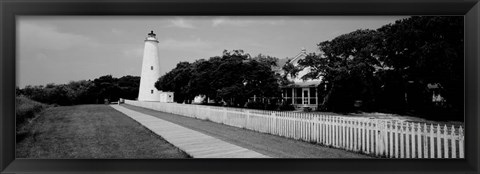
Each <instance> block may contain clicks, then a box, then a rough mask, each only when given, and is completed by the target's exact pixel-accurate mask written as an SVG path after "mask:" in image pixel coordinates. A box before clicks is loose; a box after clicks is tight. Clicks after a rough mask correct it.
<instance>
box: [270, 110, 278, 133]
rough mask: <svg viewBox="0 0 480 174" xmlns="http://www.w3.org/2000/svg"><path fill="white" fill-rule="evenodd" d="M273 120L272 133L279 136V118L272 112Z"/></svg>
mask: <svg viewBox="0 0 480 174" xmlns="http://www.w3.org/2000/svg"><path fill="white" fill-rule="evenodd" d="M271 114H272V119H273V125H272V126H273V131H272V134H273V135H277V132H278V131H277V117H276V116H275V112H272V113H271Z"/></svg>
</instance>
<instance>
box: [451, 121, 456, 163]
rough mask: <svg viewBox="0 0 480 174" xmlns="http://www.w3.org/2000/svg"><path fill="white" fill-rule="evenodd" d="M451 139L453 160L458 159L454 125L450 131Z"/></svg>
mask: <svg viewBox="0 0 480 174" xmlns="http://www.w3.org/2000/svg"><path fill="white" fill-rule="evenodd" d="M450 137H451V139H452V158H457V139H456V138H455V127H453V125H452V129H451V131H450Z"/></svg>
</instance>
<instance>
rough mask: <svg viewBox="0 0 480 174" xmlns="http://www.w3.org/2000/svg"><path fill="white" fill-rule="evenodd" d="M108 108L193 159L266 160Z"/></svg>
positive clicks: (145, 117) (179, 128) (176, 127)
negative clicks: (132, 120)
mask: <svg viewBox="0 0 480 174" xmlns="http://www.w3.org/2000/svg"><path fill="white" fill-rule="evenodd" d="M110 106H112V107H113V108H114V109H116V110H118V111H120V112H122V113H124V114H125V115H127V116H129V117H130V118H132V119H134V120H136V121H137V122H139V123H140V124H142V125H143V126H145V127H146V128H148V129H150V130H151V131H152V132H154V133H156V134H158V135H160V136H162V137H163V138H164V139H165V140H167V141H168V142H170V143H172V144H173V145H174V146H177V147H178V148H180V149H182V150H183V151H185V152H186V153H188V154H189V155H191V156H192V157H194V158H268V156H265V155H263V154H260V153H258V152H255V151H252V150H249V149H246V148H243V147H240V146H236V145H233V144H230V143H227V142H225V141H222V140H219V139H217V138H214V137H211V136H208V135H205V134H203V133H200V132H197V131H194V130H191V129H188V128H185V127H183V126H179V125H177V124H173V123H171V122H168V121H165V120H162V119H159V118H157V117H153V116H151V115H147V114H143V113H140V112H137V111H133V110H130V109H127V108H125V107H123V106H119V105H110Z"/></svg>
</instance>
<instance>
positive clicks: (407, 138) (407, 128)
mask: <svg viewBox="0 0 480 174" xmlns="http://www.w3.org/2000/svg"><path fill="white" fill-rule="evenodd" d="M410 135H411V134H410V124H409V123H406V124H405V146H406V147H405V152H406V153H405V157H406V158H410V157H411V156H410Z"/></svg>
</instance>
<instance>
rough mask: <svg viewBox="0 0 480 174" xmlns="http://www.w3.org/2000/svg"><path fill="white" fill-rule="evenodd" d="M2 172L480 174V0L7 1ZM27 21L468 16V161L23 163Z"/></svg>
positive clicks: (0, 98)
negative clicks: (19, 115)
mask: <svg viewBox="0 0 480 174" xmlns="http://www.w3.org/2000/svg"><path fill="white" fill-rule="evenodd" d="M0 11H1V20H0V26H1V27H0V38H1V47H0V54H1V59H0V66H1V68H0V114H1V115H0V135H1V136H0V173H87V172H88V173H106V172H108V173H116V172H118V173H425V172H430V173H479V166H480V161H479V156H480V151H479V148H480V144H479V140H480V137H479V132H480V131H479V129H478V126H479V125H480V122H479V119H478V117H479V112H478V111H479V109H478V106H479V97H480V96H479V93H478V92H479V86H478V85H479V76H478V74H479V72H478V68H479V61H478V59H479V58H480V51H479V50H480V49H479V48H480V46H479V41H480V38H479V31H480V24H479V22H480V21H479V20H480V4H479V1H478V0H462V1H460V0H297V1H294V0H229V1H222V0H204V1H196V0H176V1H172V0H160V1H150V0H140V1H134V0H102V1H94V0H66V1H65V0H62V1H60V0H1V1H0ZM19 15H120V16H127V15H249V16H250V15H295V16H299V15H300V16H301V15H464V16H465V128H466V133H465V141H466V143H465V151H466V154H465V159H441V160H439V159H415V160H412V159H359V160H355V159H168V160H167V159H165V160H141V159H140V160H133V159H124V160H106V159H91V160H85V159H82V160H76V159H69V160H60V159H52V160H46V159H42V160H34V159H15V72H16V71H15V70H16V67H15V66H16V65H15V45H16V35H15V34H16V28H15V27H16V21H15V20H16V16H19Z"/></svg>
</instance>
